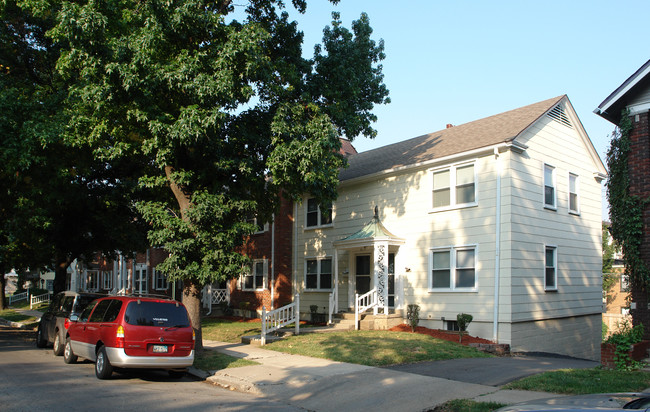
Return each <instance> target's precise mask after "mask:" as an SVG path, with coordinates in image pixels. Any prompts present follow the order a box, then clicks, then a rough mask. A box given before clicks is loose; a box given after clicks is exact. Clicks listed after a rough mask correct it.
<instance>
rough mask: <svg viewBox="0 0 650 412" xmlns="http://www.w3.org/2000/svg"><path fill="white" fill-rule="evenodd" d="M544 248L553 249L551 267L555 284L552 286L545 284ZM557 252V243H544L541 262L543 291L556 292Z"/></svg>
mask: <svg viewBox="0 0 650 412" xmlns="http://www.w3.org/2000/svg"><path fill="white" fill-rule="evenodd" d="M546 249H553V251H554V253H553V269H554V275H555V279H554V283H555V286H552V287H548V286H547V285H546ZM557 254H558V247H557V245H550V244H546V243H545V244H544V257H543V259H542V264H543V266H544V272H543V273H544V277H543V280H544V291H547V292H557V290H558V285H557V280H558V267H557Z"/></svg>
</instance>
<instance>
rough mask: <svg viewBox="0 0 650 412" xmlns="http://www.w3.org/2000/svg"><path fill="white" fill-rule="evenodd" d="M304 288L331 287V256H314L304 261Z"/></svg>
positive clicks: (323, 288) (327, 288) (326, 288)
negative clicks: (316, 257) (317, 257)
mask: <svg viewBox="0 0 650 412" xmlns="http://www.w3.org/2000/svg"><path fill="white" fill-rule="evenodd" d="M305 289H310V290H330V289H332V258H329V257H327V258H319V259H315V258H314V259H307V260H306V261H305Z"/></svg>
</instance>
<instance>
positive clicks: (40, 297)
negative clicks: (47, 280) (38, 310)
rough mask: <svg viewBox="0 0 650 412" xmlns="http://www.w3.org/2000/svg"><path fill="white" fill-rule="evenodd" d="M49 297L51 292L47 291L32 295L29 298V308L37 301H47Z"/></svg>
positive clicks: (36, 303)
mask: <svg viewBox="0 0 650 412" xmlns="http://www.w3.org/2000/svg"><path fill="white" fill-rule="evenodd" d="M51 297H52V294H51V293H49V292H48V293H44V294H42V295H38V296H32V297H31V298H29V308H30V309H32V308H33V307H34V305H38V304H39V303H43V302H49V301H50V298H51Z"/></svg>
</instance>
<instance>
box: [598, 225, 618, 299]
mask: <svg viewBox="0 0 650 412" xmlns="http://www.w3.org/2000/svg"><path fill="white" fill-rule="evenodd" d="M602 246H603V269H602V273H603V299H605V301H606V302H607V303H610V302H611V301H612V299H613V296H612V295H610V291H611V290H612V288H613V287H614V285H615V284H616V283H617V282H618V279H619V274H617V273H612V267H613V265H614V253H615V252H616V251H617V250H618V249H620V248H619V246H618V244H617V243H616V242H615V241H613V240H612V237H611V235H610V234H609V224H607V223H605V222H603V223H602Z"/></svg>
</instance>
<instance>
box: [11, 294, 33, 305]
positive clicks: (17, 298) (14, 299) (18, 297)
mask: <svg viewBox="0 0 650 412" xmlns="http://www.w3.org/2000/svg"><path fill="white" fill-rule="evenodd" d="M28 297H29V291H27V292H22V293H15V294H13V295H11V296H9V297H8V298H7V299H9V304H10V305H11V304H12V303H14V302H18V301H21V300H23V299H27V298H28Z"/></svg>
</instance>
